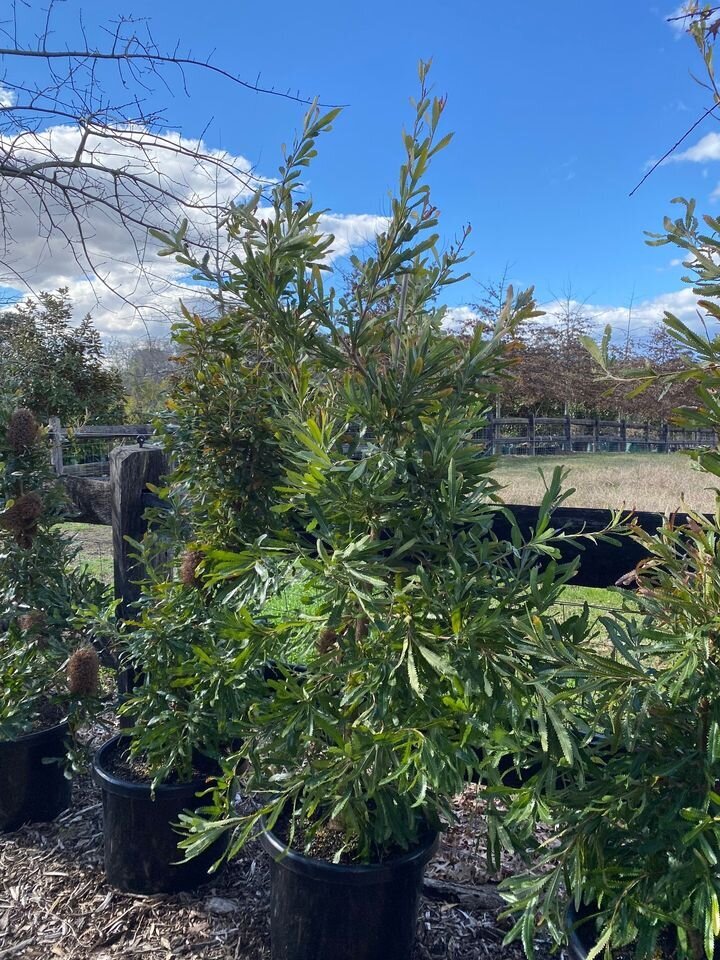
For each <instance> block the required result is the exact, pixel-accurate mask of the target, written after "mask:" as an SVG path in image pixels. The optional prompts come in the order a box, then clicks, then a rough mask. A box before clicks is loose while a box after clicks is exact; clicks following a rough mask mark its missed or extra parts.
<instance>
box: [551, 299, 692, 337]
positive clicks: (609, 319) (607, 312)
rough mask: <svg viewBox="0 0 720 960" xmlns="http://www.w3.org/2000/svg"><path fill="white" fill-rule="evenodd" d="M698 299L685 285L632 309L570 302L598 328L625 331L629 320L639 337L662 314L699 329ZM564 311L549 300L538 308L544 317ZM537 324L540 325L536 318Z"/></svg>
mask: <svg viewBox="0 0 720 960" xmlns="http://www.w3.org/2000/svg"><path fill="white" fill-rule="evenodd" d="M697 300H698V298H697V297H696V296H695V294H694V293H693V291H692V289H691V288H690V287H689V286H687V287H683V288H682V289H681V290H674V291H671V292H670V293H662V294H659V295H658V296H656V297H649V298H647V299H645V300H641V301H638V302H636V303H634V304H633V306H632V310H629V308H628V307H627V306H614V305H604V304H596V303H584V304H583V303H579V302H577V301H570V307H571V309H574V310H577V312H578V313H579V314H581V315H582V316H585V317H588V318H589V319H590V320H592V321H593V322H594V323H595V324H596V325H597V327H598V328H602V327H605V326H606V325H607V324H610V326H611V327H612V328H613V330H623V331H624V330H626V329H627V326H628V320H629V321H630V329H631V332H632V333H633V334H634V335H636V336H640V337H642V336H643V335H644V334H645V333H646V332H647V331H648V329H649V328H650V327H652V326H654V325H655V324H657V323H660V322H661V320H662V318H663V316H664V314H665V312H666V311H667V312H668V313H672V314H674V315H675V316H676V317H678V318H679V319H680V320H682V321H683V323H686V324H688V325H689V326H691V327H698V326H699V319H698V314H697ZM566 308H567V303H566V301H563V302H562V303H559V302H558V301H550V302H548V303H543V304H542V305H541V309H542V310H544V311H545V312H546V314H553V313H559V312H561V311H562V310H565V309H566ZM546 319H547V318H546ZM539 322H541V323H542V322H543V318H540V321H539Z"/></svg>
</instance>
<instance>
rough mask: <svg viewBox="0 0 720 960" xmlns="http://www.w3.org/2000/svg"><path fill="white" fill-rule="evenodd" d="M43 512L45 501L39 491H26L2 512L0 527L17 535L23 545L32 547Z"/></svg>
mask: <svg viewBox="0 0 720 960" xmlns="http://www.w3.org/2000/svg"><path fill="white" fill-rule="evenodd" d="M42 512H43V502H42V499H41V497H40V495H39V494H38V493H35V492H31V493H25V494H23V496H22V497H18V499H17V500H16V501H15V502H14V503H13V505H12V506H11V507H8V509H7V510H5V511H4V513H0V527H3V528H4V529H5V530H7V531H8V532H9V533H12V534H13V536H14V537H15V542H16V543H17V544H18V545H19V546H21V547H31V546H32V542H33V540H34V538H35V534H36V532H37V522H38V520H39V519H40V516H41V515H42Z"/></svg>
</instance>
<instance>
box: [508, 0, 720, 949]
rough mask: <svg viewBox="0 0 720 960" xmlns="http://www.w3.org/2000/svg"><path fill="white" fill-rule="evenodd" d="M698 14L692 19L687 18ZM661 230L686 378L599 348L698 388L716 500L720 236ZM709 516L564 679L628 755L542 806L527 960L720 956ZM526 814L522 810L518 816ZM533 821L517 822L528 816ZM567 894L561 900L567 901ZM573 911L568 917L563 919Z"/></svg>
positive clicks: (672, 531) (713, 31)
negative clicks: (677, 268)
mask: <svg viewBox="0 0 720 960" xmlns="http://www.w3.org/2000/svg"><path fill="white" fill-rule="evenodd" d="M692 13H693V11H690V12H689V13H688V17H691V16H692ZM694 13H695V15H696V16H697V17H698V19H697V21H696V22H695V24H694V26H693V32H694V33H695V38H696V40H697V42H698V44H699V46H700V49H701V51H702V53H703V56H704V58H705V61H706V64H707V66H708V70H709V72H710V80H711V87H712V89H713V90H714V91H715V96H716V99H717V86H716V85H715V82H714V77H713V66H712V64H713V59H712V48H713V46H714V43H715V38H716V35H717V27H718V24H720V19H718V18H716V17H715V16H714V15H713V13H712V11H711V10H710V9H709V8H707V7H705V8H701V7H700V6H699V5H696V6H695V8H694ZM677 202H679V203H680V204H682V205H683V207H684V213H683V216H681V217H679V218H678V219H676V220H671V219H670V218H666V220H665V232H664V233H662V234H657V235H652V240H651V241H650V242H651V244H652V245H663V246H664V245H667V244H673V245H675V246H677V247H678V248H679V249H680V250H681V251H682V254H683V256H684V266H685V267H686V268H687V269H688V271H689V273H691V274H693V275H694V276H691V277H686V278H685V279H686V282H689V283H691V284H692V286H693V293H694V294H695V296H696V297H698V307H699V309H700V310H702V311H703V315H702V318H701V319H702V329H703V330H704V331H705V332H704V334H700V333H698V332H697V331H696V330H695V329H692V328H691V327H689V326H688V325H686V324H684V323H683V322H682V321H681V320H680V319H679V318H678V317H676V316H674V315H673V314H670V313H666V314H665V318H664V321H663V325H664V329H665V332H666V334H667V336H668V339H669V341H670V342H674V344H675V346H676V348H677V350H676V354H678V355H679V358H680V359H679V362H676V364H674V365H673V366H672V367H670V368H669V369H668V368H665V369H663V368H662V367H658V368H656V369H652V368H648V367H646V368H643V369H641V370H630V371H618V370H617V368H616V367H613V365H612V364H611V362H610V358H609V356H608V354H609V344H610V342H611V333H612V332H611V331H610V330H609V329H608V330H607V331H606V335H605V337H604V339H603V342H602V344H600V345H595V344H593V343H588V347H589V349H590V350H591V352H592V353H593V355H594V356H595V358H596V360H597V361H598V363H599V364H600V365H601V366H602V367H603V368H604V369H605V371H606V374H607V376H608V378H609V379H612V380H613V381H615V382H619V381H622V380H625V381H627V384H628V386H629V387H632V388H633V389H634V391H635V392H640V391H641V390H643V389H650V388H652V389H657V390H662V391H664V392H666V391H667V389H668V388H670V387H672V386H673V385H674V384H678V385H681V386H682V387H683V388H684V392H687V388H688V386H689V387H692V388H694V391H693V392H694V396H693V398H692V402H691V403H689V404H688V406H686V407H681V408H678V409H676V410H675V412H674V415H673V420H674V422H675V423H676V424H677V425H678V426H683V427H686V428H689V429H691V430H697V431H704V434H703V433H700V434H699V436H700V437H702V436H704V437H705V438H706V443H708V446H707V447H705V448H703V447H700V448H699V449H697V450H695V451H693V452H692V453H691V456H692V457H693V459H694V460H695V461H696V462H697V464H698V467H699V469H700V470H701V471H703V472H704V473H705V474H706V477H707V481H708V487H710V488H712V484H713V483H716V482H717V481H716V480H715V478H717V477H719V476H720V449H719V448H718V447H717V437H718V435H720V407H719V406H718V402H717V397H718V393H719V391H720V374H719V373H718V371H720V342H719V341H718V338H717V335H716V334H717V328H716V325H717V322H718V320H720V303H719V302H718V292H719V291H720V266H719V264H720V240H719V239H718V235H719V233H720V221H718V219H717V218H715V217H710V216H706V217H705V218H704V221H705V226H701V224H700V223H699V222H698V219H697V218H696V216H695V204H694V203H693V202H687V201H684V200H679V201H677ZM715 493H716V503H715V511H714V513H713V514H712V515H706V514H699V513H695V512H693V511H692V510H687V514H686V517H685V518H683V519H680V518H678V517H675V516H670V515H669V516H667V517H666V518H665V520H664V523H663V524H662V526H661V528H660V529H659V530H658V532H657V535H656V536H651V535H649V534H646V533H642V532H641V531H636V533H635V534H634V536H635V537H636V538H637V539H638V540H639V541H640V543H641V544H642V545H643V546H644V547H645V549H646V550H647V553H648V557H647V559H646V560H643V561H642V562H641V563H640V564H639V565H638V567H637V568H636V571H635V578H636V579H635V586H636V588H637V589H636V593H635V603H636V605H637V607H638V609H639V613H638V614H635V615H634V616H633V617H619V618H615V619H612V620H607V621H606V626H607V630H608V635H609V638H610V640H611V641H612V644H613V648H614V652H615V659H614V660H613V662H609V661H604V662H603V661H602V660H601V659H599V658H593V659H592V660H589V661H587V662H586V663H585V664H583V663H581V662H580V661H578V662H577V663H576V664H575V665H572V664H568V668H567V669H568V673H573V674H574V675H575V676H576V677H577V678H583V680H584V681H588V682H590V683H594V684H596V685H597V689H596V708H597V721H596V723H597V726H598V728H599V729H603V728H608V730H609V734H610V739H611V742H613V743H614V744H615V745H616V746H617V749H616V750H614V751H610V752H605V754H604V755H603V756H602V757H597V756H596V755H595V756H593V755H592V754H591V753H588V754H587V755H586V757H585V762H584V763H583V765H582V767H579V768H578V769H577V771H575V772H573V773H571V774H570V775H569V776H568V780H567V786H566V789H564V790H561V791H559V792H558V793H557V794H556V795H555V796H554V797H552V798H550V799H549V800H548V801H547V803H546V805H545V808H544V809H545V812H546V817H547V821H548V823H549V824H550V825H552V827H554V828H555V830H554V835H553V839H552V846H551V847H550V848H549V849H548V850H547V851H546V854H545V856H544V857H543V858H542V859H541V860H540V862H539V863H538V864H537V865H536V868H535V870H534V871H533V872H532V873H530V874H527V875H525V876H523V877H519V878H516V879H515V880H514V881H513V882H512V883H511V884H510V887H509V891H508V894H509V897H510V900H511V902H512V904H513V910H514V911H515V912H518V913H519V919H518V923H517V925H516V927H515V929H514V931H513V934H514V935H522V936H523V941H524V943H525V947H526V950H528V951H531V949H532V931H533V929H534V926H535V917H536V916H537V915H539V916H540V918H541V920H542V921H544V922H545V923H546V924H547V926H548V927H549V929H550V930H551V932H552V934H553V935H554V937H555V939H556V940H557V941H558V942H563V941H567V940H569V942H570V945H571V947H572V950H573V953H574V954H575V956H576V958H578V960H579V958H583V960H592V958H594V957H595V956H599V955H600V954H603V955H604V956H606V957H608V958H609V957H611V956H625V955H628V954H629V953H630V952H632V954H633V955H634V956H635V957H638V958H645V957H661V956H663V955H666V956H668V957H670V956H673V957H675V956H677V957H680V958H692V960H701V958H702V957H703V956H705V957H707V960H713V958H714V957H716V956H717V955H718V953H719V952H720V869H719V864H720V700H719V699H718V684H719V682H720V633H719V632H718V625H719V624H720V491H718V490H717V489H716V490H715ZM522 801H523V798H518V801H517V802H518V803H521V802H522ZM517 816H518V817H522V811H521V810H519V809H518V810H517ZM563 888H564V891H565V892H564V893H563ZM568 903H569V904H570V905H569V908H568Z"/></svg>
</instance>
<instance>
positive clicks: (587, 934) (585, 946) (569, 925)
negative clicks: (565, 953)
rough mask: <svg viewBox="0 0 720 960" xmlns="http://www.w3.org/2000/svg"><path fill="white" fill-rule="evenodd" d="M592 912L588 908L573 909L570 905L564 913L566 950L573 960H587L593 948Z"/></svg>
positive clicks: (595, 939)
mask: <svg viewBox="0 0 720 960" xmlns="http://www.w3.org/2000/svg"><path fill="white" fill-rule="evenodd" d="M592 914H593V911H592V910H591V909H590V907H587V906H584V905H583V906H581V907H580V910H579V911H578V910H576V909H575V904H574V903H571V904H570V905H569V906H568V908H567V911H566V913H565V930H566V932H567V937H568V950H569V952H570V955H571V957H573V960H587V955H588V954H589V953H590V951H591V950H592V948H593V947H594V946H595V943H596V941H597V937H596V935H595V926H594V924H593V923H592V922H591V919H590V918H591V917H592Z"/></svg>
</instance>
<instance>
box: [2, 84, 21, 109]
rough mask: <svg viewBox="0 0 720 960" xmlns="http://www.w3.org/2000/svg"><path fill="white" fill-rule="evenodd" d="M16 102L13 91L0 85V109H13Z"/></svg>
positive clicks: (15, 95)
mask: <svg viewBox="0 0 720 960" xmlns="http://www.w3.org/2000/svg"><path fill="white" fill-rule="evenodd" d="M16 100H17V94H16V93H15V91H14V90H8V88H7V87H4V86H3V85H2V84H1V83H0V107H6V108H7V107H14V106H15V102H16Z"/></svg>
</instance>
